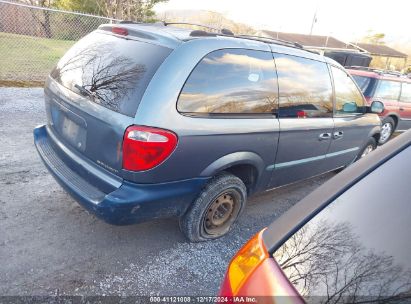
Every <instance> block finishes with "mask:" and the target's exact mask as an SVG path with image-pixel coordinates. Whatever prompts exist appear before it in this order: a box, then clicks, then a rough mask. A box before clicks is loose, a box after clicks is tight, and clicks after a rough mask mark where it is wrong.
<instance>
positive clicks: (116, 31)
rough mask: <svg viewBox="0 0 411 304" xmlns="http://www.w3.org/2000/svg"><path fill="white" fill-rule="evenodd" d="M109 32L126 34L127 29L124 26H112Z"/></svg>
mask: <svg viewBox="0 0 411 304" xmlns="http://www.w3.org/2000/svg"><path fill="white" fill-rule="evenodd" d="M111 32H112V33H113V34H117V35H122V36H127V35H128V31H127V30H126V29H125V28H122V27H113V28H112V29H111Z"/></svg>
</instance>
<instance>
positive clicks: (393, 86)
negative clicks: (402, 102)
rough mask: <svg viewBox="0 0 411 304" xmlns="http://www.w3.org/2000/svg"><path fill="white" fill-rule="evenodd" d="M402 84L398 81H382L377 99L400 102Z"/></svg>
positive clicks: (376, 95)
mask: <svg viewBox="0 0 411 304" xmlns="http://www.w3.org/2000/svg"><path fill="white" fill-rule="evenodd" d="M400 91H401V83H400V82H397V81H389V80H381V81H380V84H379V86H378V89H377V92H376V94H375V97H378V98H382V99H390V100H398V97H399V96H400Z"/></svg>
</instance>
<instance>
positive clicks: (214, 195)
mask: <svg viewBox="0 0 411 304" xmlns="http://www.w3.org/2000/svg"><path fill="white" fill-rule="evenodd" d="M246 199H247V190H246V187H245V185H244V183H243V182H242V181H241V179H239V178H238V177H236V176H234V175H232V174H229V173H221V174H219V175H217V176H215V177H214V178H213V179H212V180H211V181H210V182H209V183H208V184H207V185H206V187H205V188H204V189H203V190H202V191H201V193H200V195H199V196H198V198H197V199H196V200H195V201H194V203H193V204H192V205H191V207H190V208H189V210H188V211H187V212H186V214H184V215H183V216H182V217H181V218H180V229H181V231H182V232H183V233H184V235H185V236H186V237H187V238H188V239H189V240H190V241H191V242H200V241H206V240H211V239H216V238H219V237H221V236H223V235H225V234H226V233H227V232H228V231H229V230H230V228H231V227H232V225H233V224H234V222H235V221H236V219H237V218H238V216H239V215H240V214H241V211H242V210H243V209H244V206H245V202H246Z"/></svg>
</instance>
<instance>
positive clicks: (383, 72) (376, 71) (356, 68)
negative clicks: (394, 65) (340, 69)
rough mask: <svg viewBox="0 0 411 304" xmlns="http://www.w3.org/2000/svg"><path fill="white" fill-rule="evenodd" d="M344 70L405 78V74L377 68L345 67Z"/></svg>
mask: <svg viewBox="0 0 411 304" xmlns="http://www.w3.org/2000/svg"><path fill="white" fill-rule="evenodd" d="M345 68H347V69H351V70H363V71H370V72H374V73H377V74H380V75H383V74H386V75H393V76H398V77H406V75H405V74H403V73H401V72H397V71H392V70H384V69H377V68H372V67H364V66H356V65H354V66H346V67H345Z"/></svg>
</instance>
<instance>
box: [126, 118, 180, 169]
mask: <svg viewBox="0 0 411 304" xmlns="http://www.w3.org/2000/svg"><path fill="white" fill-rule="evenodd" d="M176 146H177V135H176V134H174V133H173V132H171V131H168V130H163V129H158V128H151V127H141V126H130V127H128V128H127V130H126V132H125V134H124V139H123V169H126V170H131V171H143V170H148V169H152V168H154V167H155V166H157V165H159V164H160V163H162V162H163V161H164V160H165V159H166V158H167V157H169V156H170V154H171V153H172V152H173V151H174V149H175V148H176Z"/></svg>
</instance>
